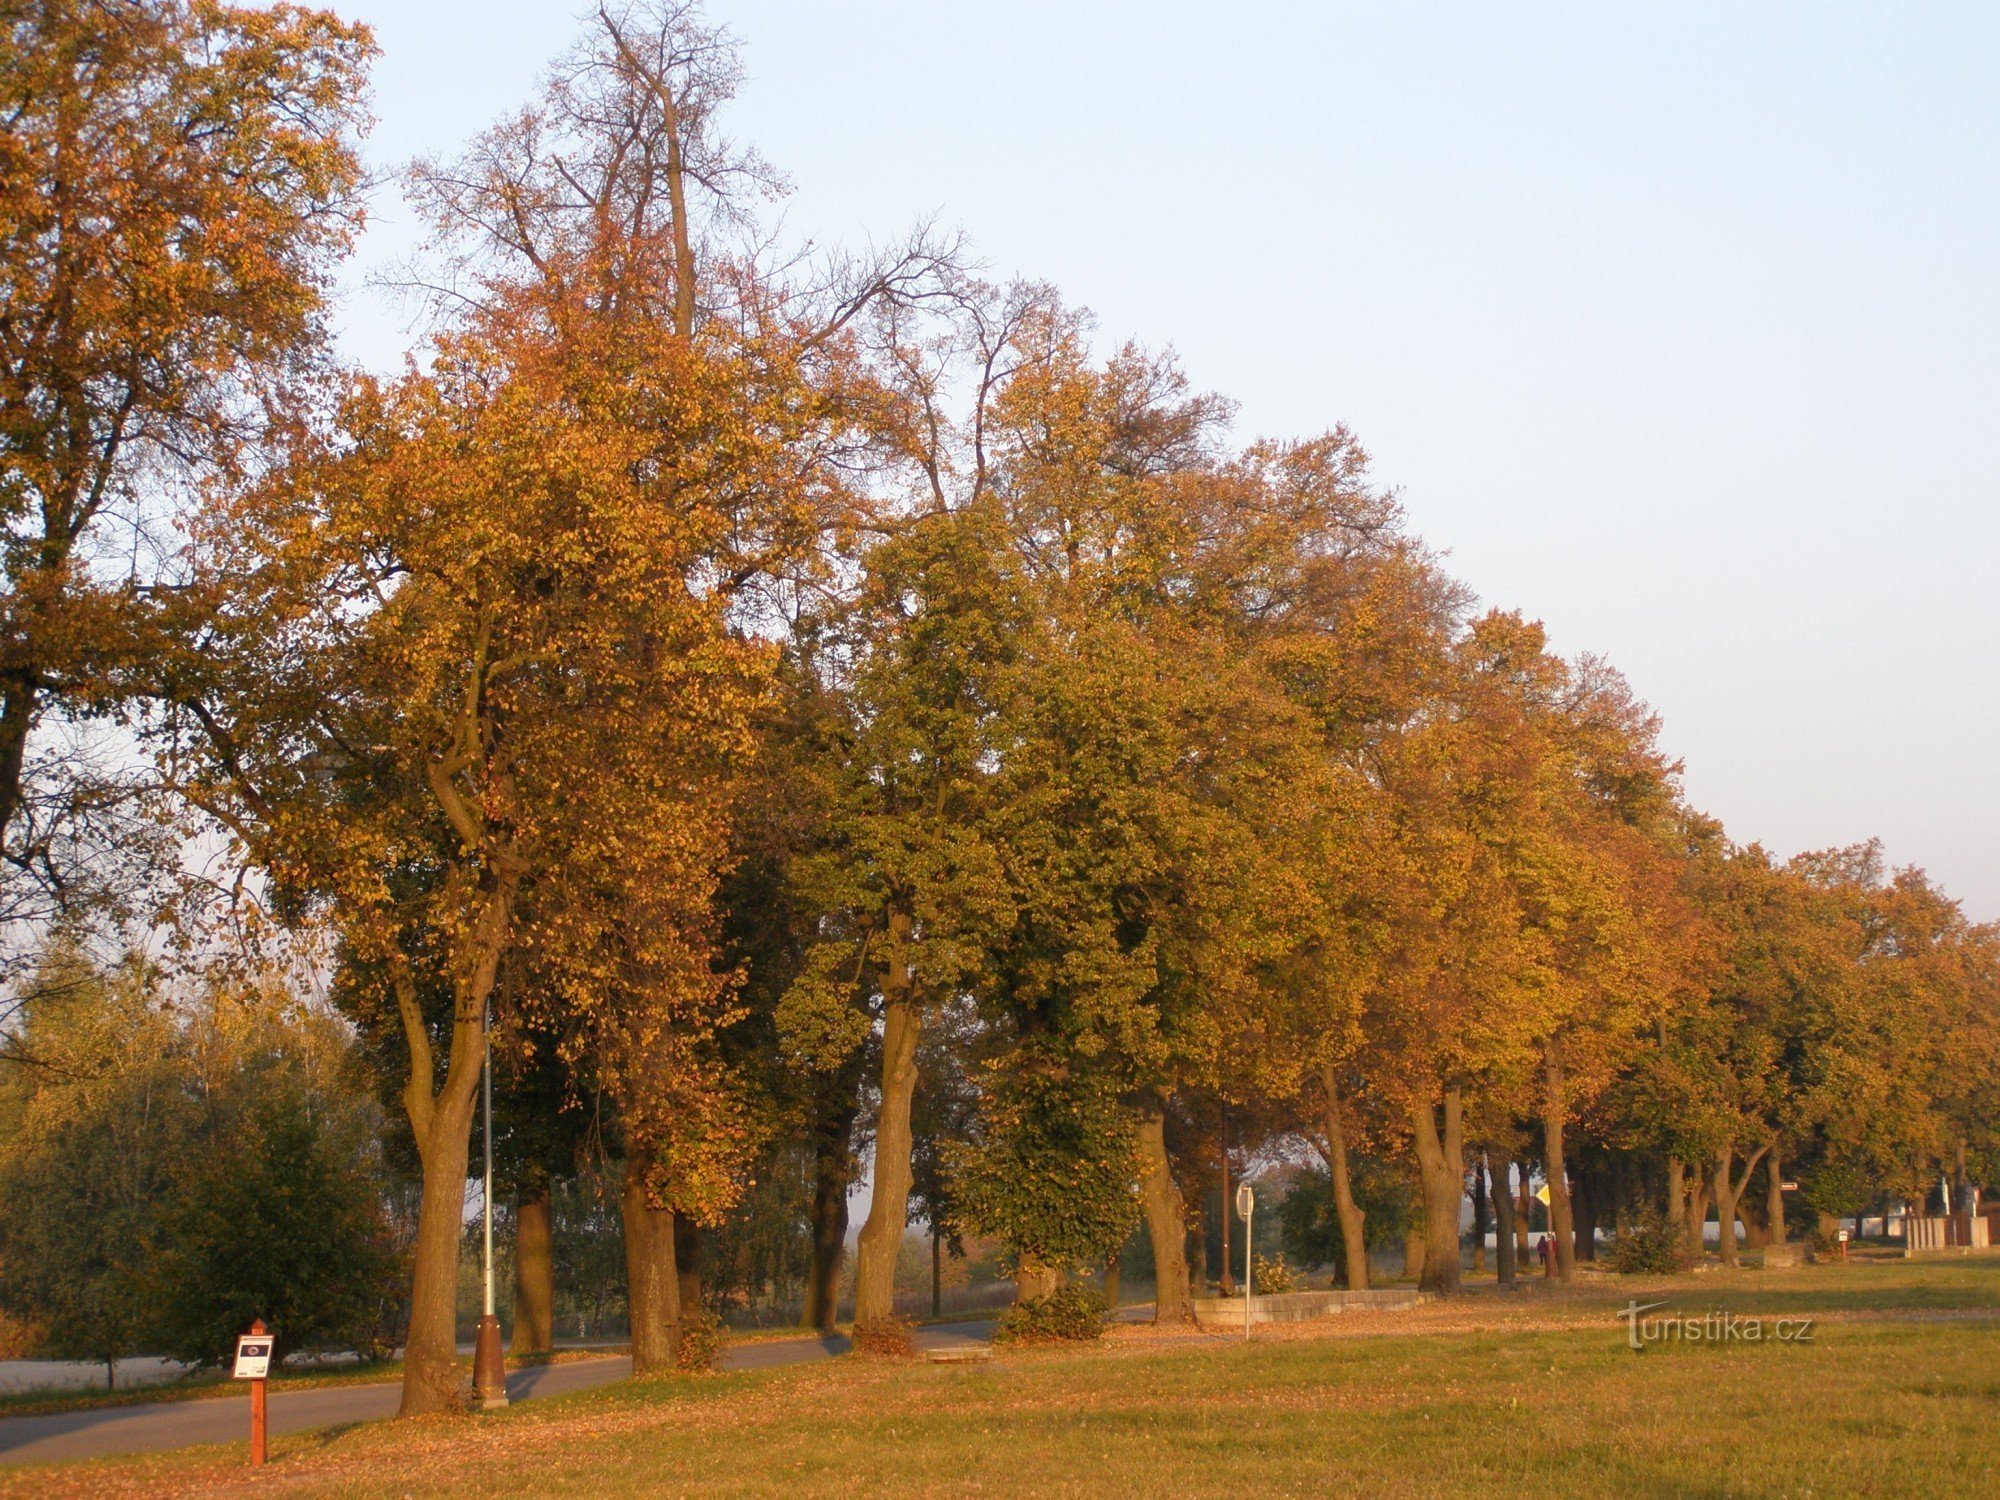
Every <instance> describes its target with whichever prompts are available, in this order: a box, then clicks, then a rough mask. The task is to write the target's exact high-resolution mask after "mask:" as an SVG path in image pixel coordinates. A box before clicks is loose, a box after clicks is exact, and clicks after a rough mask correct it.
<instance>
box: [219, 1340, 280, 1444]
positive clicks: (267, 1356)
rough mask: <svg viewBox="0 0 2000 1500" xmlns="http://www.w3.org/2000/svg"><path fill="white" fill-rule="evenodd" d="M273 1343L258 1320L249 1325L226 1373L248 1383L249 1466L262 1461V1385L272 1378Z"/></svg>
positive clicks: (266, 1414)
mask: <svg viewBox="0 0 2000 1500" xmlns="http://www.w3.org/2000/svg"><path fill="white" fill-rule="evenodd" d="M275 1342H276V1340H275V1339H273V1338H272V1337H271V1330H270V1329H268V1328H266V1327H265V1326H264V1320H263V1319H262V1318H259V1319H258V1320H257V1321H256V1322H254V1323H252V1324H251V1325H250V1331H249V1332H248V1333H246V1334H244V1335H242V1336H241V1337H240V1338H238V1339H237V1340H236V1365H235V1368H234V1369H232V1370H231V1371H230V1372H229V1373H230V1375H231V1377H233V1378H234V1379H237V1380H247V1381H249V1382H250V1462H251V1463H253V1464H261V1463H262V1462H263V1461H264V1426H265V1422H266V1419H267V1416H268V1413H267V1411H266V1409H265V1382H266V1381H267V1380H268V1379H269V1377H270V1374H271V1345H272V1344H273V1343H275Z"/></svg>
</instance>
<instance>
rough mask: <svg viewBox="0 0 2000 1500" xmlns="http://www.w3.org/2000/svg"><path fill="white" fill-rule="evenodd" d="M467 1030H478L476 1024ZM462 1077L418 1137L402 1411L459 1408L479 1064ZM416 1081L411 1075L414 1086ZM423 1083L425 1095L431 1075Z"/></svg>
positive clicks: (418, 1412)
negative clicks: (463, 1250)
mask: <svg viewBox="0 0 2000 1500" xmlns="http://www.w3.org/2000/svg"><path fill="white" fill-rule="evenodd" d="M472 1029H473V1030H474V1031H477V1030H478V1029H479V1028H478V1025H477V1023H476V1022H475V1023H474V1024H473V1027H472ZM468 1050H471V1049H470V1048H468ZM452 1051H453V1052H454V1053H455V1054H456V1053H458V1052H459V1047H458V1046H457V1045H454V1046H453V1048H452ZM461 1061H462V1059H461ZM464 1077H465V1078H466V1079H469V1080H470V1082H468V1083H466V1084H465V1085H464V1086H463V1087H460V1088H454V1087H453V1080H452V1079H451V1078H450V1077H447V1079H446V1083H445V1089H444V1091H443V1093H442V1094H441V1095H440V1097H439V1098H438V1099H437V1100H436V1102H435V1105H434V1106H433V1108H432V1109H431V1112H430V1119H429V1121H428V1124H429V1127H430V1128H429V1129H428V1130H425V1131H423V1132H422V1133H421V1134H419V1135H418V1137H417V1142H418V1146H419V1148H420V1154H421V1156H422V1159H423V1188H422V1196H421V1198H420V1199H419V1203H420V1205H421V1206H420V1207H419V1209H418V1211H417V1246H416V1256H415V1263H414V1265H413V1266H412V1267H411V1271H410V1326H409V1331H408V1332H407V1333H406V1334H405V1335H404V1340H403V1399H402V1405H401V1406H400V1407H399V1408H398V1409H397V1415H399V1416H405V1417H414V1416H425V1415H428V1414H430V1413H432V1412H440V1411H455V1410H457V1409H458V1407H459V1405H460V1392H459V1385H460V1378H459V1377H460V1375H461V1374H462V1373H463V1372H462V1371H461V1370H460V1368H459V1362H458V1250H459V1242H460V1238H461V1236H462V1234H463V1233H464V1225H465V1169H466V1165H467V1161H468V1159H469V1157H470V1155H471V1149H472V1115H473V1108H472V1105H473V1100H474V1099H475V1098H476V1097H477V1092H476V1089H477V1081H478V1078H479V1068H478V1065H477V1064H476V1063H474V1064H468V1065H465V1067H464ZM418 1082H419V1080H418V1079H417V1078H416V1077H415V1076H413V1077H412V1083H413V1085H414V1084H417V1083H418ZM421 1083H422V1085H423V1086H424V1088H425V1092H426V1094H428V1092H429V1090H428V1079H424V1080H421Z"/></svg>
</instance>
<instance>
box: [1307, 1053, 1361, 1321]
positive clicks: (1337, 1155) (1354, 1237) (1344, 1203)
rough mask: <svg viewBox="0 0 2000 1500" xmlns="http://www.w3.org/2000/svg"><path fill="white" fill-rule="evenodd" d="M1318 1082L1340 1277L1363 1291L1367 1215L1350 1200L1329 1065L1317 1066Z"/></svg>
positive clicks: (1343, 1132) (1342, 1125) (1342, 1126)
mask: <svg viewBox="0 0 2000 1500" xmlns="http://www.w3.org/2000/svg"><path fill="white" fill-rule="evenodd" d="M1319 1081H1320V1085H1321V1087H1323V1088H1324V1089H1325V1090H1326V1154H1327V1163H1326V1164H1327V1169H1328V1171H1329V1172H1330V1173H1331V1174H1332V1177H1333V1211H1334V1214H1335V1215H1336V1216H1337V1217H1338V1218H1339V1220H1340V1269H1341V1274H1342V1275H1343V1276H1344V1277H1346V1279H1347V1288H1348V1290H1349V1291H1353V1292H1363V1291H1366V1290H1367V1289H1368V1234H1367V1216H1366V1215H1365V1214H1363V1213H1362V1211H1361V1205H1360V1204H1358V1203H1356V1202H1355V1201H1354V1176H1353V1173H1352V1171H1351V1169H1350V1166H1349V1163H1348V1160H1347V1122H1346V1120H1345V1119H1344V1118H1343V1114H1342V1110H1341V1107H1340V1096H1339V1093H1338V1091H1337V1090H1336V1089H1335V1087H1334V1082H1335V1080H1334V1072H1333V1068H1332V1067H1331V1065H1327V1066H1323V1067H1321V1069H1320V1071H1319Z"/></svg>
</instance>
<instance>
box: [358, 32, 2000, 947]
mask: <svg viewBox="0 0 2000 1500" xmlns="http://www.w3.org/2000/svg"><path fill="white" fill-rule="evenodd" d="M331 3H333V4H335V6H336V8H338V9H340V10H342V11H343V12H344V13H347V14H350V15H358V16H359V17H361V18H362V19H365V20H368V21H370V22H371V23H372V24H373V25H374V26H375V27H376V29H377V34H378V38H379V40H380V42H381V43H382V46H383V49H384V56H383V58H382V60H381V63H380V65H379V68H378V72H377V113H378V115H379V117H380V124H379V126H378V127H377V130H376V133H375V136H374V138H373V140H372V142H371V149H372V151H373V153H374V155H375V157H376V159H377V160H378V162H380V163H382V164H385V165H386V164H390V163H393V162H396V161H399V160H401V159H403V158H405V157H407V156H409V155H411V154H413V153H416V152H420V151H434V150H449V149H450V148H451V147H452V145H453V144H454V143H455V142H457V141H459V140H460V139H462V138H463V137H464V136H466V135H468V134H470V133H471V132H472V131H474V130H476V129H478V128H480V127H482V126H484V125H485V124H487V123H489V122H490V121H491V120H492V118H493V117H494V116H496V115H497V114H499V113H501V112H502V111H504V110H506V109H508V108H510V107H512V106H514V105H516V104H518V103H519V102H520V101H521V100H522V99H523V98H525V97H526V95H527V94H528V92H529V91H530V89H531V88H532V87H533V85H534V81H535V78H536V75H537V73H538V71H539V69H540V68H541V66H542V64H543V63H544V62H545V61H546V60H547V59H548V58H549V57H550V56H551V55H553V54H554V53H555V52H557V51H558V50H560V49H561V47H562V46H563V45H564V44H565V42H566V41H567V40H568V39H569V37H570V36H571V35H572V32H573V28H574V24H575V23H574V21H573V19H572V14H573V13H572V12H571V11H570V9H569V8H568V6H566V5H563V4H524V3H494V0H488V3H481V4H477V5H471V4H467V5H454V4H446V3H440V0H399V3H397V4H394V5H391V4H388V3H386V0H365V3H353V0H331ZM712 14H713V15H714V16H715V17H716V18H717V19H719V20H722V21H724V22H726V23H727V24H729V25H730V26H731V27H732V28H733V29H734V30H735V31H736V32H737V33H738V35H739V36H740V37H741V39H742V40H743V42H744V44H745V56H746V61H747V63H748V66H749V69H750V75H751V76H750V81H749V84H748V86H747V87H746V88H745V90H744V92H743V95H742V97H741V99H740V101H739V103H738V105H737V107H736V111H735V114H734V116H733V118H732V120H731V122H730V124H731V128H732V132H733V133H734V134H736V135H738V136H739V137H741V138H744V139H747V140H751V141H754V142H755V143H757V145H758V146H759V147H760V148H761V149H762V150H763V152H764V153H765V155H767V156H768V157H769V158H771V160H772V161H773V162H775V163H776V164H777V165H778V166H779V167H781V168H783V169H784V170H785V171H787V172H788V173H789V174H790V175H791V176H792V177H793V179H794V181H795V183H796V185H797V192H796V193H795V194H794V196H793V197H792V199H791V200H790V202H789V205H788V206H787V208H786V213H787V217H788V220H789V223H790V225H791V227H792V229H793V230H794V231H795V232H797V233H799V234H810V235H812V236H815V237H818V238H820V239H822V240H841V239H846V240H858V239H861V238H864V237H865V236H867V235H868V234H870V233H871V232H872V233H873V234H875V235H877V236H878V237H889V236H893V235H894V234H896V233H897V232H898V231H899V230H901V229H902V228H904V227H906V226H907V225H908V224H910V223H911V222H912V221H913V220H915V219H917V218H919V217H921V216H924V215H927V214H932V213H935V214H937V215H938V216H939V217H940V219H941V220H942V221H943V222H945V223H946V224H949V225H955V226H962V227H963V228H964V229H965V231H966V232H967V233H968V234H969V235H970V236H971V238H972V239H973V241H974V242H975V244H976V246H977V248H978V250H979V251H980V253H981V254H982V255H983V257H984V258H985V259H986V260H987V262H988V263H989V264H990V266H991V267H992V269H993V270H994V271H995V272H996V273H1001V274H1011V273H1015V272H1020V273H1024V274H1029V275H1034V276H1039V277H1046V278H1048V279H1050V280H1052V281H1054V282H1056V283H1057V284H1058V285H1060V286H1061V287H1062V288H1063V289H1064V291H1065V292H1066V294H1067V295H1068V296H1069V297H1070V298H1072V299H1073V300H1075V301H1077V302H1080V303H1082V304H1085V305H1087V306H1089V307H1091V308H1094V309H1095V310H1096V312H1097V313H1098V315H1099V319H1100V322H1101V325H1102V329H1103V332H1104V333H1105V334H1106V335H1107V336H1108V337H1110V338H1115V339H1122V338H1124V337H1126V336H1128V335H1129V336H1137V337H1139V338H1140V339H1142V340H1144V341H1146V342H1148V343H1152V344H1171V345H1173V346H1174V347H1175V348H1177V349H1178V350H1179V351H1180V353H1181V355H1182V357H1183V359H1184V362H1185V363H1186V365H1187V367H1188V369H1189V371H1190V373H1191V374H1192V375H1193V377H1194V378H1195V380H1196V381H1197V382H1198V383H1200V384H1202V385H1205V386H1208V387H1212V388H1214V389H1217V390H1220V391H1222V392H1224V393H1226V394H1227V395H1229V396H1231V397H1233V398H1235V399H1236V400H1238V401H1239V402H1240V403H1241V406H1242V419H1241V424H1240V425H1241V429H1242V432H1243V434H1244V435H1245V436H1249V435H1252V434H1258V433H1273V434H1289V433H1302V432H1309V431H1313V430H1317V429H1318V428H1321V427H1324V426H1327V425H1330V424H1331V423H1333V422H1336V421H1341V422H1345V423H1347V424H1348V425H1349V426H1350V427H1352V428H1353V429H1354V430H1355V431H1356V432H1358V433H1359V434H1360V435H1361V437H1362V439H1363V441H1364V442H1365V443H1366V444H1367V446H1368V448H1369V449H1370V451H1371V452H1372V453H1373V454H1374V455H1375V459H1376V474H1377V477H1378V478H1379V479H1380V480H1381V481H1382V482H1383V483H1385V484H1388V485H1392V486H1395V487H1396V488H1398V489H1399V490H1400V491H1401V492H1402V496H1403V499H1404V502H1405V504H1406V505H1407V507H1408V509H1409V512H1410V515H1411V517H1412V519H1413V521H1414V523H1415V525H1416V527H1417V528H1418V529H1419V530H1420V531H1421V532H1422V533H1423V535H1424V536H1425V537H1426V538H1427V539H1429V540H1430V542H1431V543H1432V544H1433V545H1435V546H1437V547H1439V548H1442V549H1444V550H1446V551H1448V552H1449V554H1450V559H1451V566H1452V567H1453V569H1454V570H1455V571H1456V572H1457V573H1458V574H1459V576H1461V577H1463V578H1464V579H1466V580H1467V581H1468V582H1469V583H1470V584H1472V585H1473V586H1474V587H1475V588H1476V589H1478V590H1479V592H1480V593H1481V595H1482V596H1483V597H1484V598H1485V599H1486V600H1488V601H1489V602H1491V603H1494V604H1497V605H1502V606H1507V607H1519V608H1521V609H1523V610H1525V611H1527V612H1528V613H1529V614H1531V615H1534V616H1538V617H1540V618H1542V619H1544V620H1546V621H1547V622H1548V625H1549V627H1550V630H1551V633H1552V635H1553V638H1554V640H1555V642H1556V644H1557V645H1558V646H1559V647H1560V648H1561V649H1563V650H1565V651H1570V652H1574V651H1582V650H1594V651H1599V652H1602V653H1603V654H1605V655H1607V656H1609V657H1610V658H1611V659H1612V660H1613V661H1614V662H1616V663H1617V664H1618V665H1619V666H1620V667H1621V668H1622V669H1623V670H1624V671H1625V673H1626V674H1627V675H1628V676H1629V677H1630V678H1631V680H1632V682H1633V684H1634V685H1635V687H1636V688H1637V689H1638V691H1639V692H1640V693H1641V694H1642V695H1643V696H1645V697H1646V698H1647V699H1648V700H1649V701H1650V702H1652V703H1653V704H1654V705H1655V706H1656V707H1657V708H1658V709H1659V710H1660V712H1661V713H1662V715H1663V716H1664V718H1665V721H1666V743H1667V745H1668V747H1669V748H1670V749H1671V750H1672V751H1673V752H1674V753H1675V754H1677V755H1679V756H1682V757H1684V758H1685V760H1686V762H1687V786H1688V790H1689V794H1690V796H1691V798H1692V799H1693V801H1694V802H1695V803H1696V804H1697V805H1699V806H1702V807H1705V808H1707V809H1708V810H1710V811H1712V812H1714V813H1716V814H1717V815H1719V816H1720V817H1722V818H1723V820H1724V821H1725V822H1726V823H1727V825H1728V826H1729V828H1730V830H1731V832H1732V833H1733V834H1734V835H1735V836H1736V837H1738V838H1740V839H1744V840H1749V839H1760V840H1762V841H1764V842H1765V843H1766V844H1767V845H1768V846H1770V847H1772V848H1773V849H1775V850H1777V851H1779V852H1780V853H1784V854H1790V853H1792V852H1795V851H1796V850H1799V849H1802V848H1808V847H1817V846H1822V845H1827V844H1835V843H1846V842H1851V841H1854V840H1858V839H1862V838H1865V837H1868V836H1869V835H1871V834H1879V835H1880V836H1881V837H1882V838H1883V839H1884V841H1885V842H1886V845H1887V848H1888V852H1889V855H1890V857H1891V858H1892V859H1893V860H1895V861H1897V862H1899V863H1903V862H1907V863H1917V864H1922V865H1924V866H1926V867H1927V868H1928V869H1930V871H1931V872H1932V873H1933V874H1934V875H1935V876H1937V877H1938V878H1939V879H1941V880H1942V881H1943V882H1944V883H1945V884H1946V885H1947V887H1948V888H1950V889H1951V890H1952V891H1953V892H1954V893H1956V894H1958V895H1960V896H1961V897H1963V898H1964V899H1965V901H1966V904H1967V908H1968V910H1969V911H1971V912H1972V913H1973V914H1974V915H1975V916H1979V917H2000V859H1996V852H1995V851H1996V849H2000V770H1996V755H2000V679H1997V678H1996V674H1995V670H1994V666H1995V661H1996V656H2000V589H1996V588H1995V584H1994V577H1993V575H1994V571H1995V567H1996V564H2000V274H1997V273H2000V87H1996V86H1995V84H1994V79H1995V77H1996V74H2000V7H1990V6H1975V5H1969V4H1968V5H1962V6H1945V5H1917V4H1897V5H1893V6H1890V5H1880V6H1871V7H1861V6H1853V5H1834V4H1814V5H1806V4H1788V5H1778V4H1767V5H1757V4H1741V3H1739V4H1730V5H1695V4H1673V5H1653V6H1638V5H1627V4H1619V5H1605V4H1595V5H1583V4H1570V5H1557V4H1500V3H1488V4H1483V5H1451V6H1447V5H1433V4H1389V3H1379V4H1366V5H1363V4H1319V5H1312V4H1302V3H1295V4H1280V3H1269V4H1244V5H1237V6H1225V5H1216V4H1207V5H1197V4H1182V3H1155V4H1147V5H1140V4H1112V3H1104V4H1090V3H1086V0H1072V3H1069V4H1054V3H1040V0H1014V3H1010V4H1006V5H1000V4H993V5H970V4H962V5H951V4H943V3H933V4H928V5H926V4H919V3H908V0H850V3H834V0H821V3H808V0H714V3H713V4H712ZM378 213H379V214H380V223H379V224H378V227H377V228H376V229H375V230H374V231H373V232H371V235H370V237H369V241H368V243H367V244H366V245H365V246H364V250H363V254H362V265H363V266H364V267H365V266H368V265H373V264H377V263H379V262H380V261H382V260H385V259H387V258H389V257H391V256H392V255H393V254H395V253H396V252H397V251H398V250H399V249H401V248H402V247H403V245H404V243H405V240H406V236H407V215H406V214H403V213H402V212H401V211H400V207H399V205H398V204H397V203H396V202H395V201H394V199H393V196H389V195H385V196H384V197H383V198H382V200H381V201H380V202H379V204H378ZM343 323H344V331H345V333H346V337H347V340H348V347H349V348H350V350H351V351H352V352H353V353H354V354H355V355H356V356H357V357H359V358H364V359H367V360H369V361H370V362H375V363H393V362H394V361H395V359H396V358H397V352H398V349H399V347H400V332H399V328H398V324H397V322H396V319H395V317H394V316H393V315H392V313H391V312H390V311H389V310H388V309H387V308H386V307H385V306H383V305H382V304H380V303H378V302H377V301H375V299H373V298H372V296H370V295H369V294H366V293H359V292H357V293H356V294H355V295H353V296H352V297H351V298H350V299H349V301H348V303H347V306H346V308H345V310H344V314H343Z"/></svg>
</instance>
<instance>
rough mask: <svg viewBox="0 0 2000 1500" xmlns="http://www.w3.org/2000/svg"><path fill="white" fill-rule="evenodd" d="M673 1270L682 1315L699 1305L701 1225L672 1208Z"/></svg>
mask: <svg viewBox="0 0 2000 1500" xmlns="http://www.w3.org/2000/svg"><path fill="white" fill-rule="evenodd" d="M674 1271H675V1280H676V1281H677V1282H678V1283H679V1286H680V1298H679V1305H680V1312H681V1315H682V1316H684V1317H685V1316H686V1315H687V1314H689V1313H692V1312H696V1311H698V1310H699V1309H700V1307H701V1226H700V1225H699V1224H697V1223H695V1221H694V1220H693V1219H690V1218H689V1217H688V1216H687V1215H686V1214H684V1213H682V1212H681V1211H680V1210H679V1209H675V1210H674Z"/></svg>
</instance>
